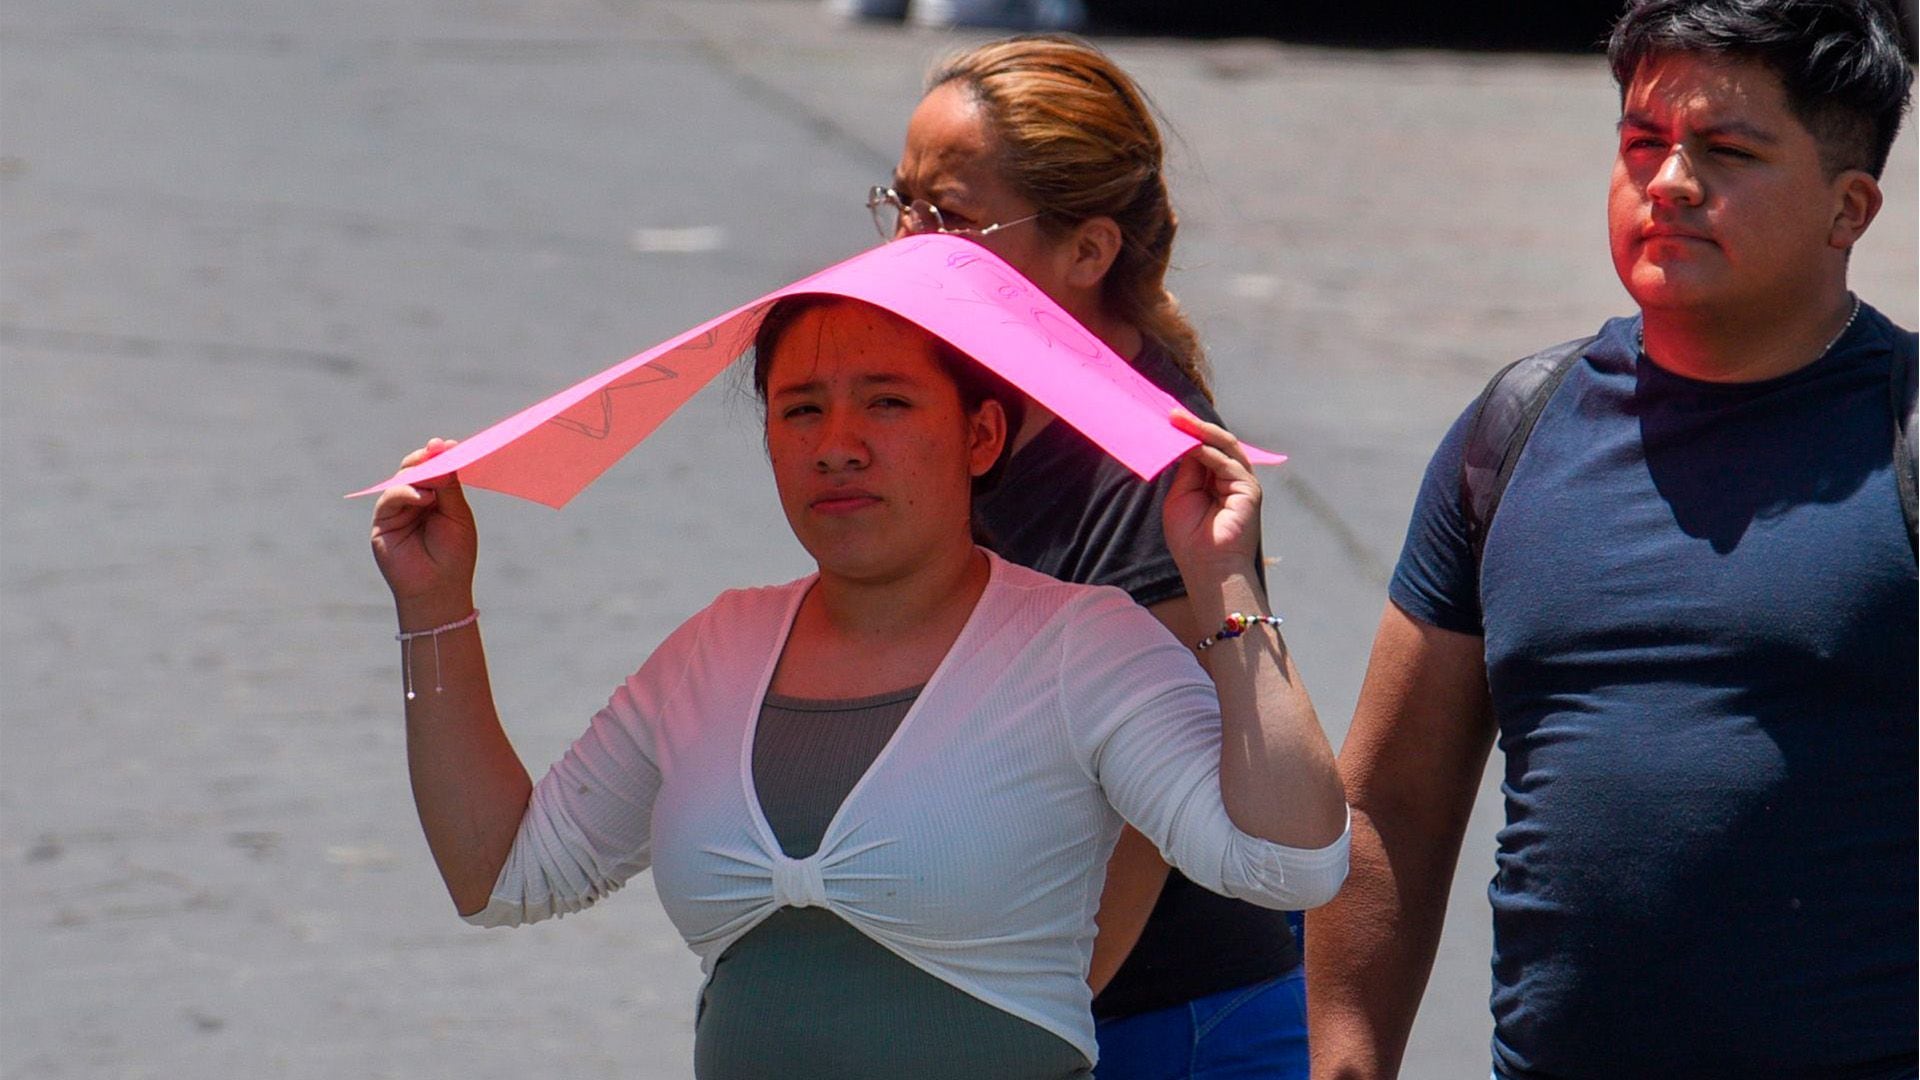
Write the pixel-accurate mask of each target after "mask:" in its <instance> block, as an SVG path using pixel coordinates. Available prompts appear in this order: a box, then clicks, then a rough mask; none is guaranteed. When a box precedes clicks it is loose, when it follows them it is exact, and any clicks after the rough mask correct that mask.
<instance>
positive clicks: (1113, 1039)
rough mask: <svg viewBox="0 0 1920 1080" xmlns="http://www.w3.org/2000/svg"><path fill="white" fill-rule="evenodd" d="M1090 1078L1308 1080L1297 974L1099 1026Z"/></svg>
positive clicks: (1303, 999) (1303, 996)
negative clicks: (1096, 1057)
mask: <svg viewBox="0 0 1920 1080" xmlns="http://www.w3.org/2000/svg"><path fill="white" fill-rule="evenodd" d="M1097 1034H1098V1036H1099V1039H1100V1064H1099V1066H1098V1067H1096V1068H1095V1069H1094V1071H1093V1074H1094V1077H1095V1080H1254V1078H1256V1077H1257V1078H1259V1080H1307V977H1306V973H1305V972H1304V971H1302V970H1301V969H1300V968H1294V969H1293V970H1292V971H1289V972H1287V973H1286V974H1285V975H1282V976H1280V977H1279V978H1277V979H1271V980H1268V981H1267V982H1261V983H1254V984H1253V985H1252V986H1241V987H1236V988H1235V989H1232V990H1223V991H1221V992H1220V993H1218V994H1211V995H1209V996H1207V997H1203V998H1198V999H1195V1000H1193V1001H1189V1002H1187V1003H1186V1004H1185V1005H1175V1006H1174V1007H1172V1008H1170V1009H1161V1010H1159V1011H1158V1012H1150V1013H1141V1014H1139V1015H1138V1016H1125V1017H1121V1018H1120V1019H1118V1020H1106V1021H1102V1022H1101V1023H1100V1024H1099V1025H1098V1028H1097Z"/></svg>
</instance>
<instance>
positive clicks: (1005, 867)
mask: <svg viewBox="0 0 1920 1080" xmlns="http://www.w3.org/2000/svg"><path fill="white" fill-rule="evenodd" d="M755 360H756V369H755V382H756V385H757V386H758V388H759V389H760V391H761V394H762V397H763V399H764V401H765V403H766V442H767V451H768V457H769V459H770V461H771V463H772V466H773V472H774V479H775V487H776V489H777V490H778V492H779V497H780V500H781V504H782V507H783V508H784V510H785V512H786V515H787V518H788V521H789V523H790V524H791V526H792V528H793V530H794V534H795V536H796V537H797V538H798V539H799V541H800V542H801V544H802V546H804V547H805V548H806V549H807V551H808V552H809V553H810V554H811V555H812V556H813V557H814V559H815V560H816V562H817V564H818V570H817V572H816V573H815V574H813V575H810V576H809V577H807V578H804V579H802V580H800V581H796V582H792V583H790V584H787V585H780V586H772V587H763V588H757V589H745V590H738V591H734V592H729V593H726V594H724V595H722V596H721V597H720V598H719V599H717V600H716V601H715V602H714V603H713V604H712V605H711V606H709V607H708V608H707V609H706V610H704V611H702V612H701V613H699V614H697V615H695V616H694V617H693V618H691V619H690V620H688V621H687V622H686V623H685V624H684V625H683V626H681V627H680V629H678V630H677V631H675V632H674V633H673V634H672V635H671V636H670V637H669V638H668V639H667V640H666V641H665V642H664V643H663V644H662V645H661V646H660V647H659V649H658V650H656V651H655V652H654V654H653V655H652V656H651V657H649V658H648V659H647V661H646V662H645V664H643V665H642V666H641V667H640V669H639V670H638V671H637V672H636V673H635V674H634V675H633V676H632V677H630V678H629V679H628V680H627V681H626V683H625V684H624V685H622V686H621V687H619V688H618V689H616V690H615V691H614V693H613V696H612V698H611V700H610V701H609V702H608V704H607V707H606V708H605V709H603V710H602V711H601V712H600V713H599V714H597V715H596V716H595V717H594V718H593V721H592V724H591V725H590V727H589V728H588V730H587V731H586V733H585V734H583V735H582V736H581V737H580V738H579V740H578V741H576V743H575V744H574V746H573V748H572V749H571V750H570V751H569V752H568V753H567V754H566V755H565V757H563V758H562V760H561V761H559V762H558V763H557V764H555V765H554V766H553V768H552V770H551V771H550V772H549V773H548V774H547V776H546V777H545V778H544V779H543V780H541V781H540V783H539V784H537V785H535V784H533V783H532V782H531V780H530V778H529V775H528V773H527V771H526V769H525V767H524V766H523V765H522V764H521V762H520V760H519V758H518V756H517V755H516V754H515V752H514V750H513V748H512V746H511V745H510V743H509V742H508V740H507V737H506V735H505V733H504V731H503V729H502V727H501V724H500V720H499V718H498V716H497V714H496V712H495V710H494V705H493V701H492V696H491V692H490V690H489V688H488V682H487V666H486V660H485V657H484V654H483V652H482V648H481V643H480V632H479V624H478V622H477V621H476V619H475V618H474V615H473V612H474V608H473V569H474V562H475V550H476V543H475V538H476V530H475V527H474V520H473V515H472V513H471V511H470V509H469V508H468V506H467V503H466V500H465V498H464V497H463V495H462V494H461V489H460V486H459V483H458V481H457V479H456V478H454V477H447V478H443V479H440V480H435V481H428V482H424V483H422V484H420V485H418V486H396V487H392V488H389V489H388V490H387V491H386V492H385V493H383V494H382V495H381V497H380V500H379V503H378V505H377V507H376V508H375V512H374V525H373V549H374V555H375V558H376V560H377V561H378V563H379V566H380V569H381V571H382V573H383V574H384V575H385V576H386V579H387V581H388V584H389V586H390V587H391V588H392V590H393V594H394V599H395V604H396V607H397V609H398V615H399V620H400V625H401V627H402V630H403V634H404V635H411V636H412V637H413V639H414V640H412V641H411V642H410V644H411V648H410V649H409V650H408V651H407V652H406V653H404V654H403V656H404V659H405V661H406V662H407V664H408V685H409V686H410V688H411V693H410V699H409V701H408V705H407V744H408V762H409V768H410V771H411V775H412V779H413V787H414V795H415V800H416V802H417V804H418V807H419V810H420V817H421V822H422V824H423V826H424V828H425V831H426V834H427V838H428V842H429V845H430V846H431V848H432V850H433V853H434V857H435V860H436V861H437V863H438V864H439V867H440V870H441V873H442V875H443V876H444V878H445V879H446V882H447V887H448V890H449V891H450V893H451V894H452V896H453V899H454V902H455V905H456V907H457V908H458V909H459V910H460V912H461V913H462V914H463V915H464V916H465V917H466V918H468V919H469V920H470V921H473V922H475V923H479V924H481V925H505V924H511V923H519V922H528V921H533V920H537V919H541V918H545V917H548V916H552V915H558V914H563V913H566V912H570V911H576V910H579V909H580V908H583V907H586V906H588V905H590V904H592V903H594V902H595V901H597V900H598V899H600V898H601V897H603V896H605V895H606V894H607V893H609V892H612V891H614V890H615V889H617V888H619V887H620V885H621V884H622V883H624V882H625V881H626V880H627V879H628V878H630V877H631V876H632V875H633V874H635V873H638V872H639V871H641V870H643V869H646V868H648V867H651V868H652V869H653V871H654V875H655V883H656V885H657V887H658V890H659V893H660V896H661V900H662V903H663V904H664V905H665V906H666V908H667V911H668V914H669V915H670V916H671V917H672V919H673V921H674V923H675V925H676V926H677V927H678V928H679V929H680V931H681V932H682V933H683V935H685V937H686V939H687V941H688V944H689V945H690V946H691V947H692V948H693V949H694V950H695V951H696V952H697V953H699V955H700V956H701V959H702V962H703V966H704V967H705V969H706V970H707V972H708V975H709V978H708V982H707V984H706V987H705V989H704V992H703V995H702V1003H701V1009H700V1014H699V1021H698V1025H697V1036H696V1046H695V1056H696V1063H697V1069H698V1072H699V1075H701V1076H702V1077H705V1078H707V1080H732V1078H738V1077H757V1076H835V1077H865V1076H872V1077H880V1076H885V1077H897V1076H914V1077H917V1078H934V1077H949V1076H950V1077H955V1078H959V1077H984V1076H993V1077H1067V1076H1084V1075H1086V1073H1087V1070H1088V1068H1089V1067H1090V1065H1091V1064H1092V1062H1093V1060H1094V1058H1095V1056H1096V1050H1095V1042H1094V1035H1093V1021H1092V1017H1091V1014H1090V1011H1089V1000H1090V997H1091V992H1090V990H1089V988H1088V986H1087V984H1086V982H1085V974H1086V969H1087V964H1088V962H1089V957H1090V953H1091V948H1092V940H1093V935H1094V925H1093V916H1094V909H1095V906H1096V904H1097V902H1098V899H1099V888H1098V882H1099V879H1100V874H1101V870H1102V868H1103V866H1104V865H1105V862H1106V859H1107V857H1108V855H1109V853H1110V852H1111V850H1112V847H1113V844H1114V841H1115V838H1116V837H1117V836H1118V834H1119V832H1120V828H1121V821H1122V819H1123V818H1124V819H1125V820H1126V821H1128V822H1130V823H1131V824H1132V825H1133V826H1135V827H1136V828H1138V829H1140V830H1141V831H1142V832H1144V833H1145V834H1147V835H1149V836H1151V837H1152V838H1153V839H1154V842H1155V843H1157V844H1158V845H1160V847H1161V849H1162V850H1165V851H1167V852H1168V853H1169V855H1170V856H1171V857H1172V858H1173V859H1174V860H1175V861H1176V862H1177V863H1178V864H1179V865H1180V866H1181V867H1182V869H1183V870H1184V871H1185V872H1186V873H1188V874H1190V875H1192V876H1193V877H1194V878H1195V880H1198V881H1202V882H1204V883H1205V884H1206V885H1207V886H1208V887H1210V888H1214V889H1218V890H1221V891H1223V892H1230V893H1233V894H1235V895H1239V896H1243V897H1246V898H1248V899H1250V900H1253V901H1255V902H1258V903H1261V904H1266V905H1274V906H1285V905H1296V904H1312V903H1318V902H1321V901H1324V900H1325V899H1326V898H1328V897H1329V896H1331V895H1332V893H1333V892H1334V891H1335V890H1336V889H1337V888H1338V886H1339V883H1340V881H1341V880H1342V878H1343V877H1344V874H1345V867H1346V855H1345V851H1346V832H1345V820H1346V819H1345V803H1344V800H1343V798H1342V792H1341V789H1340V785H1339V780H1338V778H1337V776H1336V775H1335V773H1334V769H1333V762H1332V755H1331V751H1330V750H1329V748H1328V746H1327V742H1326V738H1325V736H1324V734H1323V733H1322V732H1321V729H1320V726H1319V723H1318V720H1317V719H1316V718H1315V716H1314V713H1313V708H1312V705H1311V703H1310V702H1309V701H1308V699H1307V697H1306V694H1305V692H1304V690H1303V689H1302V688H1301V687H1300V684H1299V681H1298V677H1297V675H1296V673H1295V672H1294V671H1293V669H1292V666H1291V664H1290V663H1289V662H1288V661H1287V658H1286V654H1285V650H1284V649H1283V648H1281V647H1280V645H1279V639H1278V637H1277V635H1276V634H1275V633H1274V632H1273V631H1272V630H1270V629H1269V628H1268V627H1267V626H1266V624H1265V620H1266V618H1267V616H1268V612H1267V608H1266V600H1265V596H1264V593H1263V591H1262V590H1261V589H1260V587H1259V586H1258V583H1257V578H1256V573H1255V568H1254V534H1255V531H1256V525H1257V521H1258V514H1259V505H1260V487H1259V484H1258V483H1257V482H1256V480H1255V479H1254V476H1253V474H1252V472H1251V470H1250V469H1249V468H1248V465H1247V462H1246V458H1245V454H1244V452H1242V451H1241V449H1240V447H1239V444H1238V443H1237V442H1236V441H1235V440H1234V438H1233V437H1232V436H1231V435H1230V434H1228V433H1227V432H1226V431H1224V430H1223V429H1221V428H1219V427H1217V426H1215V425H1212V424H1207V423H1205V422H1202V421H1199V420H1196V419H1193V418H1191V417H1184V416H1183V417H1181V418H1179V420H1178V421H1177V422H1178V423H1179V424H1180V425H1181V426H1182V427H1183V428H1184V429H1185V430H1187V431H1189V432H1190V433H1191V434H1193V435H1195V436H1196V437H1197V438H1199V439H1200V440H1201V445H1200V446H1198V447H1196V448H1195V449H1194V450H1193V451H1191V452H1190V453H1189V454H1188V455H1187V456H1186V457H1184V458H1183V459H1182V460H1181V462H1180V464H1179V466H1178V468H1177V470H1176V476H1175V479H1174V482H1173V484H1172V488H1171V491H1170V493H1169V496H1168V498H1167V499H1166V509H1165V518H1164V527H1165V531H1166V535H1167V540H1168V544H1169V547H1170V549H1171V551H1172V552H1173V555H1174V557H1175V559H1176V561H1177V563H1178V566H1179V568H1180V573H1181V575H1182V579H1183V581H1184V583H1185V586H1186V588H1187V591H1188V595H1189V596H1190V597H1191V598H1192V599H1191V603H1192V606H1193V609H1194V611H1195V612H1196V613H1197V617H1200V618H1203V619H1204V620H1205V621H1206V623H1207V624H1209V625H1210V626H1211V627H1216V628H1219V629H1218V630H1216V632H1215V633H1213V634H1212V635H1209V637H1208V638H1207V640H1206V644H1207V645H1209V646H1211V647H1203V648H1202V649H1201V651H1200V652H1199V653H1198V655H1199V657H1200V659H1201V660H1203V661H1204V662H1205V663H1207V664H1208V665H1209V668H1210V669H1211V672H1212V679H1211V681H1210V680H1209V677H1208V673H1207V671H1205V670H1203V669H1202V667H1201V666H1200V664H1199V663H1196V661H1195V656H1196V653H1195V652H1193V651H1191V649H1190V647H1189V646H1188V645H1183V644H1181V643H1179V642H1176V641H1174V640H1173V639H1172V638H1171V637H1169V636H1168V634H1167V633H1166V631H1165V630H1164V629H1163V628H1162V627H1160V626H1159V625H1158V624H1156V623H1155V622H1154V621H1153V619H1152V618H1151V617H1149V616H1148V615H1147V614H1146V613H1145V612H1144V611H1142V610H1141V609H1140V608H1139V607H1138V606H1136V605H1135V604H1134V603H1133V602H1132V601H1131V600H1129V599H1128V598H1127V597H1126V596H1125V595H1124V594H1123V593H1121V592H1119V591H1117V590H1112V589H1098V588H1092V587H1087V586H1080V585H1070V584H1066V583H1063V582H1060V581H1057V580H1054V579H1052V578H1048V577H1045V576H1042V575H1040V574H1037V573H1034V572H1032V571H1029V570H1025V569H1022V568H1020V567H1018V566H1015V565H1012V564H1010V563H1008V562H1005V561H1003V560H1001V559H1000V558H998V557H997V556H994V555H992V554H991V553H989V552H988V551H987V550H985V549H983V548H980V547H978V546H976V545H975V543H974V541H973V539H972V535H971V509H972V502H973V489H974V487H975V485H976V484H978V483H979V482H980V481H981V479H982V478H983V477H987V476H988V475H989V474H990V473H992V472H993V470H994V469H995V468H996V467H997V466H998V465H999V464H1000V463H1001V461H1002V459H1003V457H1004V452H1005V449H1006V446H1007V435H1008V427H1009V424H1008V417H1009V412H1010V411H1012V412H1015V413H1017V411H1018V406H1017V405H1014V406H1012V408H1011V409H1010V404H1011V403H1012V402H1013V401H1014V400H1015V398H1016V395H1015V394H1014V393H1013V392H1012V391H1011V390H1010V389H1008V388H1006V387H1005V386H1004V385H1002V384H999V383H998V382H997V381H996V380H994V379H992V378H991V377H990V376H988V375H987V374H986V373H985V371H984V369H983V368H980V367H979V366H977V365H975V364H973V363H972V362H971V361H969V360H967V359H966V358H964V357H962V356H959V355H957V354H955V353H954V352H953V351H952V350H951V349H948V348H946V347H944V346H943V345H941V344H940V343H939V342H938V340H937V339H934V338H932V337H931V336H929V335H927V334H926V333H925V332H923V331H921V330H919V329H918V328H916V327H913V326H912V325H911V324H909V323H906V322H905V321H903V320H901V319H899V318H897V317H895V316H893V315H891V314H888V313H885V312H882V311H880V310H879V309H876V308H873V307H869V306H867V305H864V304H860V303H856V302H853V301H849V300H845V299H827V298H799V299H788V300H785V301H782V302H781V303H780V304H779V305H777V306H776V307H775V309H774V310H773V312H772V313H771V314H770V315H769V316H768V318H767V320H766V321H765V323H764V324H763V325H762V327H761V330H760V334H759V337H758V338H757V339H756V348H755ZM450 445H451V444H449V443H446V442H443V441H440V440H435V441H434V442H432V443H429V444H428V445H427V446H426V447H423V448H422V449H420V450H418V451H416V452H415V453H414V454H412V455H410V456H409V457H408V459H407V461H408V463H409V464H411V463H414V462H417V461H422V460H425V459H427V458H429V457H431V456H433V455H434V454H437V453H439V452H441V451H442V450H444V449H446V448H447V447H448V446H450ZM1216 684H1217V686H1218V694H1217V696H1216V691H1215V686H1216Z"/></svg>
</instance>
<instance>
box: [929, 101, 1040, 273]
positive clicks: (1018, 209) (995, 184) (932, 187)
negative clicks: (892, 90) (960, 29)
mask: <svg viewBox="0 0 1920 1080" xmlns="http://www.w3.org/2000/svg"><path fill="white" fill-rule="evenodd" d="M998 160H999V147H998V146H997V145H996V144H995V141H994V139H993V135H992V132H991V131H989V130H988V127H987V123H986V118H985V116H984V115H983V114H982V112H981V109H980V105H979V104H978V103H977V102H976V101H974V99H973V98H972V97H971V96H970V95H969V93H968V92H967V90H966V89H965V88H964V87H963V86H962V85H961V84H960V83H958V82H950V83H943V84H941V85H940V86H937V87H935V88H934V89H933V90H932V91H931V92H929V93H928V94H927V96H926V97H924V98H922V99H921V100H920V105H919V107H918V108H916V109H914V110H913V116H912V117H911V118H910V119H909V120H908V121H907V142H906V146H905V147H904V148H903V149H902V150H901V153H900V164H899V165H898V166H896V167H895V169H894V173H893V189H894V191H896V192H897V193H899V195H900V198H901V200H902V201H907V202H910V201H912V200H914V199H925V200H927V201H928V202H930V203H932V204H933V205H935V206H937V207H939V208H940V216H941V218H942V220H944V221H945V222H946V223H947V225H948V226H949V227H954V228H972V229H984V228H986V227H987V226H989V225H996V224H1005V223H1006V222H1010V221H1019V220H1020V219H1021V218H1024V217H1027V216H1028V215H1030V214H1033V213H1036V212H1037V211H1039V210H1040V209H1041V208H1040V207H1038V206H1035V205H1034V204H1033V203H1031V202H1029V201H1028V200H1027V199H1026V198H1025V197H1024V196H1022V195H1021V194H1020V193H1019V192H1018V191H1016V190H1014V187H1013V185H1012V184H1011V183H1010V182H1008V181H1007V179H1006V178H1005V177H1004V176H1002V175H1001V172H1000V169H999V165H998ZM1041 226H1042V222H1040V221H1029V222H1026V223H1023V224H1019V225H1013V226H1010V227H1008V228H1005V229H1001V230H999V231H997V232H994V233H993V234H991V235H989V236H981V237H974V238H973V239H974V240H976V241H977V242H978V243H979V244H980V245H981V246H982V247H985V248H987V249H988V250H989V251H992V252H993V253H994V254H995V255H998V256H1000V257H1001V258H1002V259H1005V260H1006V261H1007V262H1008V263H1009V264H1011V265H1012V266H1013V268H1014V269H1015V270H1018V271H1020V273H1021V274H1022V275H1024V276H1025V277H1026V278H1027V280H1029V281H1031V282H1033V283H1034V284H1035V285H1038V286H1039V287H1040V289H1041V291H1043V292H1045V293H1046V294H1047V295H1049V296H1052V297H1054V298H1055V299H1056V300H1058V299H1059V298H1060V297H1062V296H1063V295H1065V294H1066V291H1067V290H1066V281H1065V274H1066V265H1067V261H1068V260H1067V256H1068V251H1067V245H1066V244H1064V243H1061V242H1058V241H1056V240H1055V239H1054V238H1053V237H1051V236H1049V235H1048V234H1047V232H1046V230H1045V229H1044V228H1042V227H1041Z"/></svg>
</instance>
